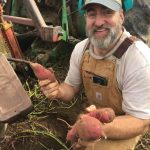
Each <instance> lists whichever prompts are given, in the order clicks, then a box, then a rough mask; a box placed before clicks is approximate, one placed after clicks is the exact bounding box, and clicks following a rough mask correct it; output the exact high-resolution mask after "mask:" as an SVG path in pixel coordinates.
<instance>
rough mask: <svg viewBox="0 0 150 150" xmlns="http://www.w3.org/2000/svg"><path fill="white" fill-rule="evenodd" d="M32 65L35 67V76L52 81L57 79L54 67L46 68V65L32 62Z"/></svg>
mask: <svg viewBox="0 0 150 150" xmlns="http://www.w3.org/2000/svg"><path fill="white" fill-rule="evenodd" d="M30 66H31V68H32V69H33V72H34V74H35V76H36V77H37V78H38V79H39V80H45V79H50V80H51V82H54V81H55V80H56V78H55V75H54V73H53V71H52V69H46V68H45V67H44V66H42V65H41V64H38V63H30Z"/></svg>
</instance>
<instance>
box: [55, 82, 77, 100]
mask: <svg viewBox="0 0 150 150" xmlns="http://www.w3.org/2000/svg"><path fill="white" fill-rule="evenodd" d="M59 91H60V92H59V94H58V98H59V99H61V100H64V101H70V100H71V99H73V97H74V96H75V94H76V93H77V92H78V91H79V88H75V87H73V86H70V85H68V84H66V83H61V84H60V87H59Z"/></svg>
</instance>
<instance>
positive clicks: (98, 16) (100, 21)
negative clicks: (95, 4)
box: [94, 15, 105, 26]
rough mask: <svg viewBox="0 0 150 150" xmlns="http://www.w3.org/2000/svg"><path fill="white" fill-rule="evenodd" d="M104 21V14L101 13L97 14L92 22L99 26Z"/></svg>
mask: <svg viewBox="0 0 150 150" xmlns="http://www.w3.org/2000/svg"><path fill="white" fill-rule="evenodd" d="M104 23H105V18H104V16H102V15H97V16H96V18H95V22H94V24H95V25H96V26H101V25H103V24H104Z"/></svg>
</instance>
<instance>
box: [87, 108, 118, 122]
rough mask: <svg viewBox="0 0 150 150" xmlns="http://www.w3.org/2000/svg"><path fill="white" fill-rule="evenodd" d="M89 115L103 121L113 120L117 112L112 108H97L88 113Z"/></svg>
mask: <svg viewBox="0 0 150 150" xmlns="http://www.w3.org/2000/svg"><path fill="white" fill-rule="evenodd" d="M87 115H89V116H91V117H94V118H96V119H98V120H99V121H101V122H102V123H109V122H112V121H113V120H114V118H115V112H114V110H113V109H112V108H99V109H95V110H93V111H91V112H89V113H87Z"/></svg>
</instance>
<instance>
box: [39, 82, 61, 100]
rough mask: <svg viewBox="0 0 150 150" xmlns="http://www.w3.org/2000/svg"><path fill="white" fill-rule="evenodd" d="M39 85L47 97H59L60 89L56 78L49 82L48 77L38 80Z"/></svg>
mask: <svg viewBox="0 0 150 150" xmlns="http://www.w3.org/2000/svg"><path fill="white" fill-rule="evenodd" d="M39 85H40V87H41V91H42V92H43V94H44V95H45V96H46V97H47V98H49V99H57V98H59V94H60V90H59V87H60V85H59V83H58V81H57V80H55V81H54V82H51V81H50V80H49V79H45V80H39Z"/></svg>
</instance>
